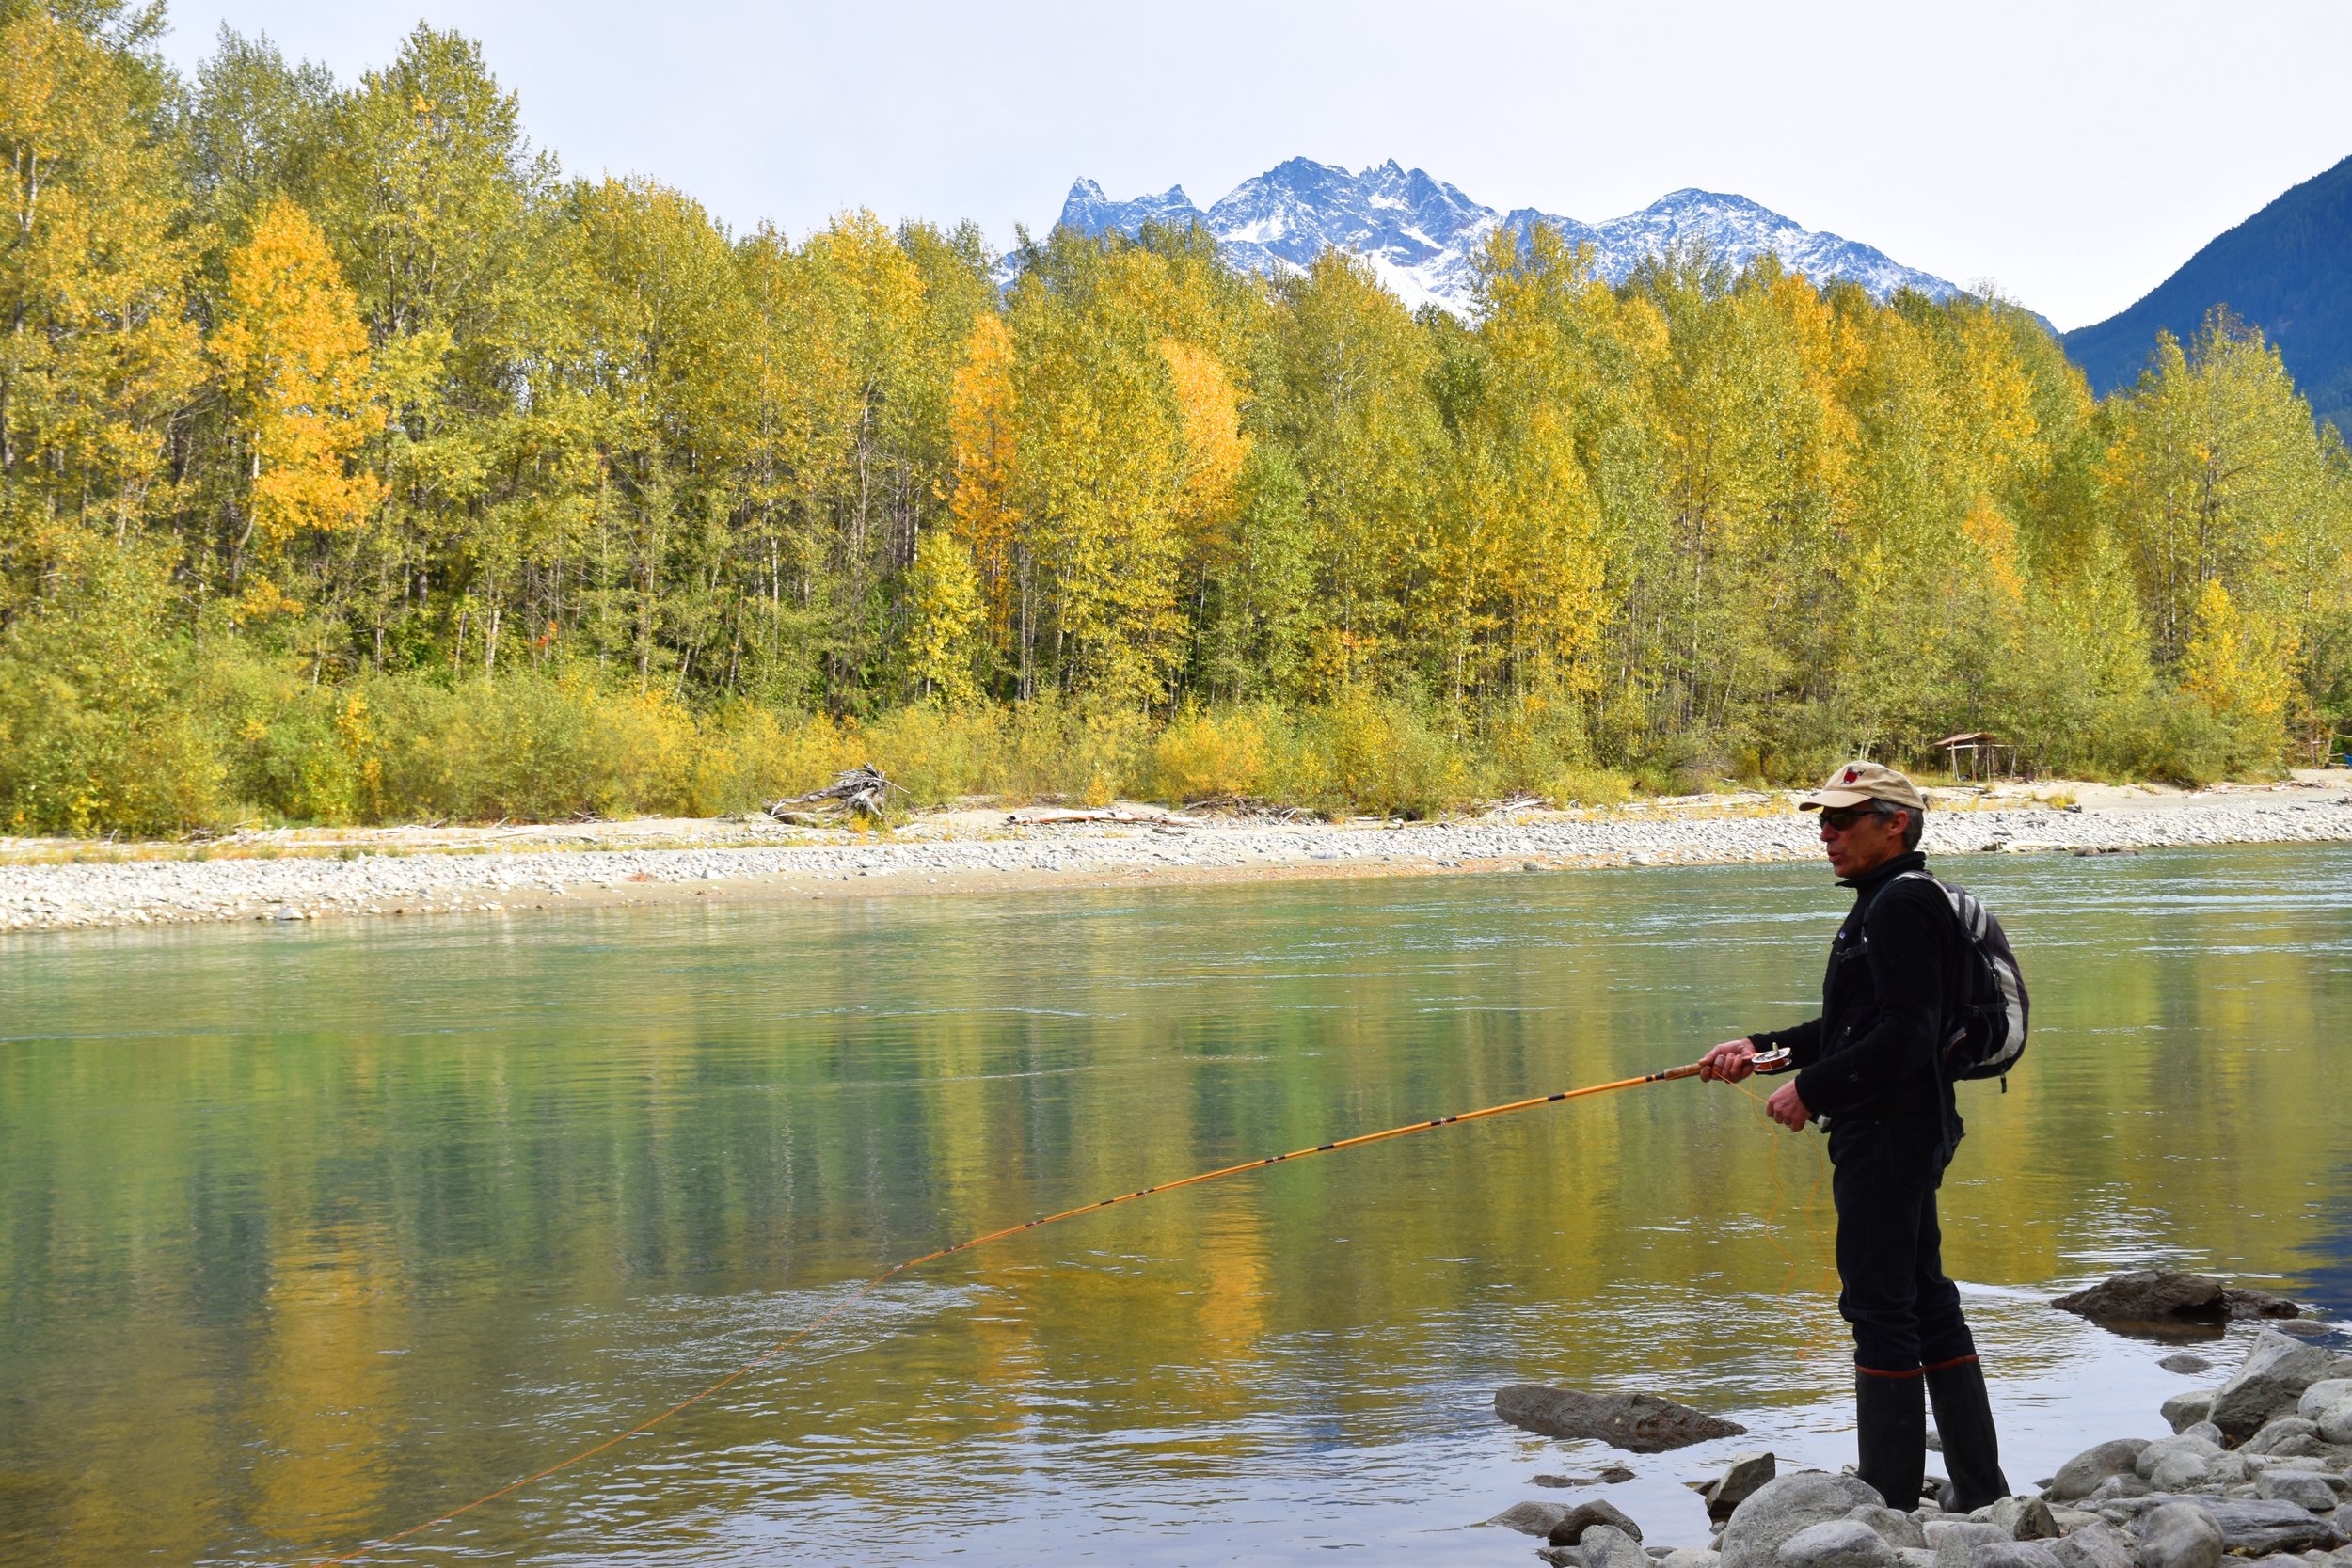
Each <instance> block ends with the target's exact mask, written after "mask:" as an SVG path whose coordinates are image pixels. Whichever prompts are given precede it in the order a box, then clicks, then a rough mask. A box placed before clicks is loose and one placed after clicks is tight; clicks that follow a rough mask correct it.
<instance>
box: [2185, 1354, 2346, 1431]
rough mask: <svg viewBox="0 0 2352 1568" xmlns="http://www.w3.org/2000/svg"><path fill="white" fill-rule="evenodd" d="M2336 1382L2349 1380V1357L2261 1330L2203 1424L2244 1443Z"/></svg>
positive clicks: (2217, 1390)
mask: <svg viewBox="0 0 2352 1568" xmlns="http://www.w3.org/2000/svg"><path fill="white" fill-rule="evenodd" d="M2337 1377H2352V1356H2347V1355H2339V1354H2336V1353H2335V1352H2334V1351H2331V1350H2328V1349H2326V1348H2325V1347H2323V1346H2319V1345H2307V1344H2304V1343H2302V1342H2301V1341H2300V1340H2297V1339H2292V1338H2288V1337H2287V1336H2286V1335H2283V1334H2280V1332H2278V1331H2277V1330H2276V1329H2269V1328H2265V1329H2264V1330H2262V1331H2261V1332H2260V1333H2258V1334H2256V1335H2255V1336H2254V1345H2253V1348H2252V1349H2251V1350H2249V1351H2248V1352H2247V1353H2246V1359H2245V1361H2244V1362H2242V1363H2241V1364H2240V1365H2239V1367H2238V1370H2237V1371H2236V1372H2235V1373H2234V1374H2233V1376H2232V1377H2231V1379H2230V1381H2229V1382H2227V1383H2225V1384H2223V1385H2222V1386H2220V1387H2219V1388H2217V1389H2216V1390H2215V1391H2214V1396H2213V1409H2212V1410H2211V1411H2209V1412H2207V1414H2206V1419H2208V1420H2210V1421H2212V1422H2213V1424H2214V1425H2216V1426H2217V1427H2219V1428H2220V1429H2221V1430H2222V1431H2223V1432H2225V1433H2229V1434H2230V1436H2231V1437H2232V1438H2233V1439H2236V1440H2239V1441H2243V1440H2244V1439H2246V1438H2248V1437H2251V1436H2252V1435H2253V1434H2254V1433H2257V1432H2259V1431H2260V1430H2262V1428H2263V1427H2264V1426H2265V1424H2267V1423H2268V1422H2270V1421H2272V1420H2274V1419H2276V1418H2279V1417H2280V1416H2292V1415H2294V1414H2295V1407H2296V1402H2298V1401H2300V1400H2301V1399H2302V1397H2303V1392H2304V1390H2305V1389H2307V1388H2309V1387H2310V1386H2312V1384H2314V1383H2318V1382H2320V1381H2322V1380H2323V1379H2327V1378H2337Z"/></svg>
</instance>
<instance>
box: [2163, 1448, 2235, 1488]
mask: <svg viewBox="0 0 2352 1568" xmlns="http://www.w3.org/2000/svg"><path fill="white" fill-rule="evenodd" d="M2148 1484H2149V1485H2150V1486H2151V1487H2153V1488H2154V1489H2155V1490H2156V1491H2158V1492H2191V1491H2195V1490H2196V1489H2197V1488H2199V1487H2201V1486H2206V1485H2217V1484H2224V1483H2220V1482H2216V1481H2214V1479H2213V1465H2212V1464H2211V1463H2210V1462H2209V1461H2207V1460H2206V1459H2204V1458H2203V1457H2201V1455H2198V1454H2193V1453H2169V1454H2166V1455H2165V1456H2164V1458H2163V1459H2161V1460H2159V1461H2158V1462H2157V1464H2156V1467H2155V1468H2154V1469H2153V1470H2151V1471H2149V1472H2148Z"/></svg>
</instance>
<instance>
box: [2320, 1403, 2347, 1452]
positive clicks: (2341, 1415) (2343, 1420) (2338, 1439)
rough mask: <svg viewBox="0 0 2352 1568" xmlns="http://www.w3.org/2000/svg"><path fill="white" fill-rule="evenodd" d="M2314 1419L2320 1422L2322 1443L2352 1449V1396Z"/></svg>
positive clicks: (2332, 1405)
mask: <svg viewBox="0 0 2352 1568" xmlns="http://www.w3.org/2000/svg"><path fill="white" fill-rule="evenodd" d="M2315 1419H2316V1420H2317V1421H2318V1422H2319V1438H2320V1441H2321V1442H2323V1443H2333V1444H2334V1445H2335V1446H2336V1447H2337V1448H2340V1449H2342V1448H2352V1396H2347V1397H2346V1398H2344V1399H2340V1400H2338V1401H2337V1402H2335V1403H2333V1404H2331V1405H2329V1406H2328V1408H2327V1409H2325V1410H2323V1411H2321V1412H2320V1413H2319V1415H2318V1416H2317V1417H2316V1418H2315Z"/></svg>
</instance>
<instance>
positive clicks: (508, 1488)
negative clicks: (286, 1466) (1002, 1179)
mask: <svg viewBox="0 0 2352 1568" xmlns="http://www.w3.org/2000/svg"><path fill="white" fill-rule="evenodd" d="M1698 1070H1699V1065H1698V1064H1697V1063H1696V1062H1692V1063H1691V1064H1690V1065H1689V1066H1687V1067H1677V1068H1668V1069H1664V1070H1663V1071H1661V1072H1645V1073H1644V1074H1642V1075H1641V1076H1640V1077H1638V1078H1619V1079H1617V1080H1615V1081H1614V1082H1613V1083H1607V1084H1589V1085H1585V1086H1584V1087H1582V1088H1581V1089H1560V1090H1557V1091H1555V1092H1554V1093H1551V1094H1539V1095H1534V1096H1531V1097H1530V1098H1528V1099H1526V1100H1514V1101H1509V1102H1508V1103H1505V1104H1502V1105H1488V1106H1486V1107H1485V1108H1483V1109H1481V1110H1476V1111H1462V1112H1458V1113H1456V1114H1455V1115H1454V1116H1450V1117H1431V1118H1430V1119H1428V1120H1426V1121H1408V1122H1406V1124H1405V1125H1404V1126H1402V1127H1390V1128H1385V1129H1383V1130H1382V1131H1380V1132H1359V1133H1358V1134H1357V1135H1356V1136H1354V1137H1352V1138H1335V1139H1333V1140H1332V1141H1330V1142H1329V1143H1321V1144H1315V1145H1312V1146H1311V1147H1309V1148H1294V1149H1292V1150H1291V1151H1290V1152H1289V1153H1287V1154H1267V1155H1263V1156H1262V1157H1260V1158H1258V1159H1255V1160H1244V1161H1242V1162H1240V1163H1239V1164H1231V1165H1220V1166H1218V1167H1217V1168H1216V1170H1204V1171H1201V1172H1200V1173H1199V1174H1198V1175H1194V1176H1187V1177H1185V1178H1184V1179H1183V1180H1177V1181H1163V1182H1160V1183H1159V1184H1158V1185H1156V1186H1151V1187H1138V1188H1136V1190H1135V1191H1134V1192H1131V1193H1120V1195H1118V1196H1116V1197H1106V1198H1102V1199H1100V1200H1098V1201H1096V1202H1093V1203H1087V1204H1081V1205H1079V1206H1078V1207H1077V1208H1075V1209H1064V1210H1062V1211H1061V1212H1059V1213H1056V1214H1041V1215H1039V1216H1038V1217H1037V1218H1036V1219H1033V1220H1026V1221H1024V1222H1023V1223H1021V1224H1019V1225H1009V1226H1006V1227H1004V1228H1003V1229H1001V1230H992V1231H990V1232H989V1233H988V1234H986V1235H985V1236H975V1237H973V1238H971V1239H970V1240H969V1241H962V1242H958V1243H955V1245H953V1246H944V1247H941V1248H939V1249H938V1250H937V1251H935V1252H927V1253H925V1254H923V1255H922V1256H921V1257H920V1258H910V1259H907V1260H906V1261H905V1262H903V1263H893V1264H891V1265H890V1267H888V1268H886V1269H884V1270H882V1273H880V1274H878V1275H875V1276H874V1277H873V1278H871V1279H869V1280H867V1281H866V1283H865V1284H863V1285H860V1286H859V1287H858V1288H857V1289H856V1290H855V1291H851V1292H850V1294H849V1295H848V1296H846V1297H844V1298H843V1299H842V1300H840V1301H838V1302H835V1303H834V1305H833V1306H831V1307H827V1308H826V1309H825V1310H824V1311H823V1312H822V1313H821V1314H819V1315H818V1317H817V1319H816V1320H815V1321H814V1322H812V1323H808V1324H807V1325H806V1326H805V1327H803V1328H802V1329H800V1330H799V1331H798V1332H796V1333H794V1334H792V1335H791V1336H790V1337H788V1338H783V1339H779V1340H777V1341H776V1342H775V1343H774V1344H772V1345H770V1346H769V1347H768V1348H767V1349H766V1350H764V1351H762V1352H760V1353H759V1354H757V1355H755V1356H754V1357H753V1358H752V1359H751V1360H749V1361H746V1362H744V1363H743V1364H742V1365H741V1366H740V1367H738V1368H736V1369H735V1370H733V1371H731V1372H729V1373H727V1375H726V1376H724V1377H723V1378H721V1379H719V1381H717V1382H716V1383H713V1384H711V1385H710V1386H708V1387H707V1388H704V1389H703V1390H702V1391H701V1392H699V1393H695V1394H691V1395H689V1396H688V1397H686V1398H685V1399H682V1400H680V1401H678V1402H676V1403H675V1404H674V1405H671V1406H670V1407H669V1408H668V1409H666V1410H662V1411H660V1412H659V1413H658V1414H655V1415H652V1416H648V1417H646V1418H644V1420H642V1421H640V1422H638V1423H637V1424H636V1425H635V1426H633V1427H630V1428H629V1429H628V1431H626V1432H619V1433H613V1434H612V1436H610V1437H608V1438H606V1439H604V1441H602V1442H600V1443H597V1444H596V1445H595V1446H594V1447H591V1448H585V1449H580V1451H579V1452H578V1453H575V1454H572V1455H569V1456H568V1457H566V1458H564V1459H559V1460H557V1461H556V1462H555V1463H554V1464H552V1465H546V1466H544V1467H542V1468H540V1469H536V1470H533V1471H532V1472H531V1473H530V1474H529V1475H527V1476H523V1477H520V1478H519V1479H517V1480H515V1481H508V1482H507V1483H506V1484H505V1485H503V1486H501V1487H500V1488H498V1489H497V1490H496V1491H492V1492H485V1493H484V1494H482V1496H480V1497H476V1498H474V1499H473V1500H472V1501H471V1502H465V1503H460V1504H458V1505H457V1506H456V1507H455V1508H453V1509H450V1510H448V1511H447V1512H446V1513H437V1514H435V1515H434V1516H433V1517H432V1518H430V1519H426V1520H424V1521H422V1522H421V1523H419V1524H414V1525H411V1526H409V1527H408V1528H406V1529H404V1530H401V1531H399V1532H398V1533H396V1534H392V1535H387V1536H382V1537H379V1538H377V1539H375V1540H373V1541H365V1542H362V1543H360V1544H358V1545H357V1546H353V1547H351V1548H350V1549H349V1550H347V1551H344V1552H342V1553H340V1554H338V1555H337V1556H334V1557H328V1558H321V1559H318V1560H316V1561H315V1562H314V1563H313V1565H312V1568H340V1565H341V1564H343V1563H348V1562H357V1561H358V1560H360V1559H361V1558H363V1557H365V1556H367V1555H368V1554H369V1553H371V1552H376V1551H380V1550H382V1549H383V1548H384V1547H387V1546H392V1545H397V1544H400V1543H401V1542H403V1541H406V1540H408V1539H410V1538H411V1537H413V1536H418V1535H421V1534H423V1533H424V1532H425V1531H426V1530H429V1529H431V1528H434V1527H435V1526H437V1525H445V1524H447V1523H449V1522H450V1521H451V1520H452V1519H454V1518H457V1517H458V1516H459V1515H461V1514H465V1513H472V1512H473V1511H474V1510H475V1509H477V1508H480V1507H482V1506H483V1505H484V1504H485V1503H492V1502H496V1501H498V1499H499V1498H501V1497H507V1496H509V1495H510V1494H512V1493H516V1492H519V1491H521V1490H522V1489H523V1488H524V1487H526V1486H530V1485H532V1484H533V1483H534V1482H537V1481H545V1480H547V1479H548V1477H549V1476H551V1475H554V1474H556V1473H557V1472H558V1471H562V1470H568V1469H570V1468H571V1467H572V1466H574V1465H580V1464H583V1463H585V1462H586V1461H588V1460H591V1459H594V1458H596V1455H598V1454H600V1453H603V1452H605V1451H607V1450H608V1449H613V1448H616V1447H618V1446H619V1445H620V1444H622V1443H625V1442H627V1441H628V1439H630V1438H632V1437H635V1436H638V1435H640V1434H641V1433H647V1432H651V1431H652V1430H653V1429H654V1428H656V1427H658V1426H660V1424H661V1423H662V1422H664V1421H666V1420H668V1419H669V1418H671V1417H673V1416H675V1415H677V1414H678V1413H679V1412H680V1411H683V1410H691V1409H692V1408H693V1407H694V1406H695V1405H698V1404H700V1403H702V1402H704V1401H705V1400H707V1399H708V1398H710V1396H711V1395H713V1394H716V1393H718V1392H719V1391H720V1390H721V1389H723V1388H724V1387H726V1386H729V1385H730V1384H734V1383H739V1382H740V1381H742V1380H743V1379H744V1378H746V1377H748V1376H750V1375H751V1374H752V1373H753V1372H755V1371H757V1370H759V1369H760V1368H762V1367H765V1366H767V1365H768V1364H769V1363H770V1362H771V1361H773V1360H775V1358H776V1357H777V1356H779V1355H782V1354H784V1353H785V1352H786V1351H787V1350H790V1349H791V1348H792V1347H793V1346H794V1345H797V1344H799V1343H800V1342H801V1341H802V1340H803V1339H805V1338H808V1337H809V1336H810V1335H811V1334H814V1333H816V1332H817V1330H818V1329H819V1328H822V1327H823V1326H824V1325H825V1324H827V1323H831V1322H832V1321H833V1320H834V1319H835V1318H837V1317H839V1316H840V1315H841V1314H842V1313H844V1312H846V1311H848V1310H849V1309H850V1307H854V1306H856V1305H857V1303H858V1302H860V1301H861V1300H863V1299H865V1297H866V1296H867V1295H869V1294H871V1293H872V1292H873V1291H874V1290H875V1289H876V1288H877V1287H879V1286H881V1285H882V1284H883V1283H885V1282H886V1281H888V1280H890V1279H893V1278H895V1277H897V1276H898V1275H902V1274H904V1273H906V1272H907V1271H908V1270H909V1269H912V1268H915V1267H918V1266H919V1265H921V1264H924V1263H930V1262H935V1261H937V1260H938V1259H942V1258H948V1257H952V1256H954V1255H955V1254H956V1253H959V1252H969V1251H971V1250H972V1249H973V1248H974V1247H978V1246H986V1245H987V1244H988V1243H991V1242H1001V1241H1003V1240H1004V1239H1005V1238H1006V1237H1008V1236H1018V1235H1020V1234H1021V1233H1022V1232H1023V1231H1025V1230H1035V1229H1037V1228H1038V1227H1040V1226H1045V1225H1053V1224H1055V1223H1056V1222H1057V1221H1060V1220H1067V1219H1075V1218H1076V1217H1077V1216H1078V1215H1080V1214H1091V1213H1093V1212H1095V1211H1097V1210H1099V1209H1109V1208H1112V1207H1114V1206H1116V1205H1118V1204H1121V1203H1133V1202H1134V1201H1135V1200H1136V1198H1139V1197H1149V1196H1152V1194H1153V1193H1172V1192H1174V1191H1176V1190H1177V1189H1178V1188H1180V1187H1197V1186H1199V1185H1200V1183H1201V1182H1203V1181H1215V1180H1219V1179H1220V1178H1223V1177H1228V1176H1238V1175H1240V1174H1241V1173H1242V1172H1244V1171H1252V1170H1263V1168H1265V1167H1266V1166H1267V1165H1279V1164H1284V1163H1286V1162H1288V1161H1292V1160H1304V1159H1307V1158H1310V1157H1311V1156H1313V1155H1317V1154H1331V1153H1335V1152H1337V1151H1338V1150H1340V1149H1343V1148H1362V1147H1363V1146H1364V1145H1365V1144H1376V1143H1383V1142H1386V1141H1387V1140H1388V1139H1391V1138H1402V1137H1407V1136H1409V1135H1411V1134H1412V1133H1415V1132H1434V1131H1436V1130H1437V1129H1438V1128H1440V1127H1452V1126H1454V1125H1455V1124H1456V1123H1458V1122H1465V1121H1479V1120H1483V1119H1484V1118H1486V1117H1501V1116H1508V1115H1510V1114H1511V1113H1512V1112H1514V1111H1532V1110H1534V1109H1535V1108H1536V1107H1537V1106H1539V1105H1557V1104H1559V1103H1560V1102H1561V1101H1568V1100H1582V1099H1585V1098H1586V1097H1587V1096H1590V1095H1597V1094H1608V1093H1611V1092H1612V1091H1613V1090H1616V1089H1630V1088H1636V1087H1639V1086H1640V1085H1644V1084H1662V1083H1664V1082H1666V1081H1667V1080H1669V1079H1674V1078H1692V1077H1695V1076H1697V1074H1698ZM1751 1098H1753V1095H1751ZM1774 1244H1775V1245H1778V1243H1774ZM1783 1256H1784V1257H1785V1256H1787V1254H1786V1253H1784V1254H1783ZM1792 1263H1793V1259H1792Z"/></svg>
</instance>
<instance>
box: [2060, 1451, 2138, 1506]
mask: <svg viewBox="0 0 2352 1568" xmlns="http://www.w3.org/2000/svg"><path fill="white" fill-rule="evenodd" d="M2147 1446H2148V1440H2147V1439H2146V1438H2144V1437H2119V1438H2117V1439H2115V1440H2114V1441H2113V1442H2111V1443H2101V1444H2099V1445H2098V1446H2097V1447H2095V1448H2089V1449H2084V1450H2083V1451H2082V1452H2080V1453H2078V1454H2076V1455H2075V1456H2074V1458H2072V1459H2070V1460H2068V1461H2067V1462H2066V1463H2065V1464H2063V1465H2059V1466H2058V1474H2057V1475H2055V1476H2052V1477H2051V1478H2050V1484H2049V1487H2048V1489H2047V1490H2045V1491H2044V1492H2043V1493H2042V1496H2043V1497H2047V1498H2048V1499H2049V1500H2050V1501H2052V1502H2054V1503H2069V1502H2074V1501H2076V1500H2077V1499H2079V1498H2083V1497H2090V1494H2091V1493H2093V1492H2095V1491H2097V1490H2098V1489H2099V1483H2100V1482H2101V1481H2105V1480H2106V1479H2107V1477H2109V1476H2117V1475H2122V1474H2123V1473H2124V1472H2125V1471H2128V1470H2130V1469H2132V1467H2133V1465H2134V1463H2135V1462H2136V1461H2137V1459H2138V1458H2139V1451H2140V1450H2141V1449H2144V1448H2146V1447H2147Z"/></svg>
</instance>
